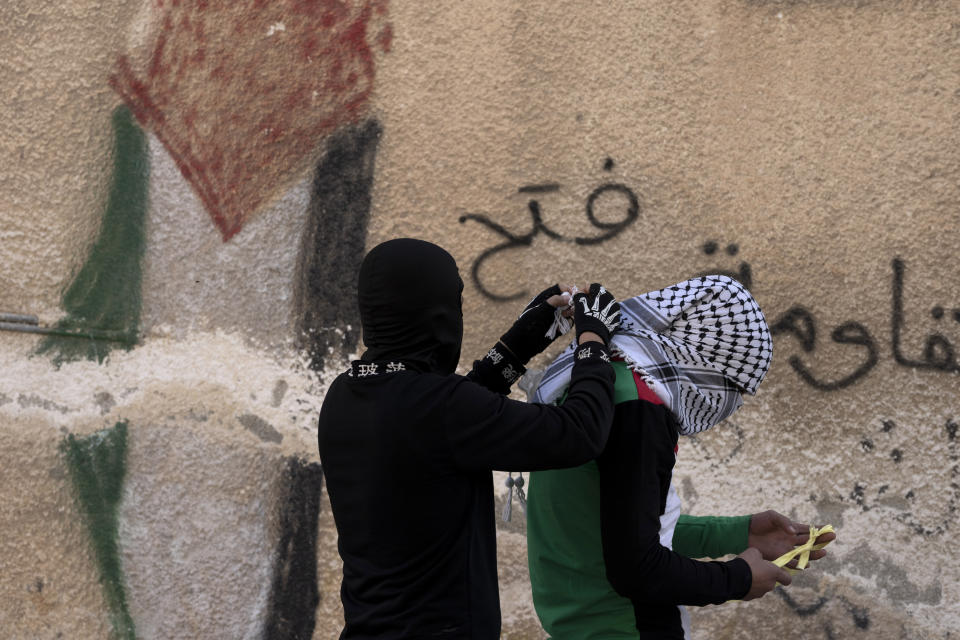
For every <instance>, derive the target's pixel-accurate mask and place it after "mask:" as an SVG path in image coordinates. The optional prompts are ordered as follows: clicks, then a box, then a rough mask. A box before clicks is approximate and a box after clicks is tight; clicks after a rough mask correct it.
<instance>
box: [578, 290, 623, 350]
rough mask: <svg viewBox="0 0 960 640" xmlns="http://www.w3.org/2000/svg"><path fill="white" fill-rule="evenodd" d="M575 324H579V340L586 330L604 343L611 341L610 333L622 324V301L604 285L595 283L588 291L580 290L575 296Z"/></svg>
mask: <svg viewBox="0 0 960 640" xmlns="http://www.w3.org/2000/svg"><path fill="white" fill-rule="evenodd" d="M573 307H574V316H573V321H574V324H576V325H577V340H578V341H579V340H580V339H581V336H582V335H583V334H584V333H585V332H592V333H594V334H596V335H597V336H599V337H600V339H601V340H602V341H603V343H604V344H609V343H610V334H611V333H612V332H613V331H614V330H615V329H617V327H619V326H620V303H619V302H617V299H616V298H614V297H613V294H611V293H610V292H609V291H607V290H606V289H604V288H603V286H601V285H599V284H597V283H593V284H591V285H590V289H589V291H588V292H586V293H584V292H582V291H581V292H579V293H577V294H576V295H575V296H574V297H573Z"/></svg>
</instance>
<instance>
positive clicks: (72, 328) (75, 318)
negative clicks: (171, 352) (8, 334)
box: [37, 107, 150, 364]
mask: <svg viewBox="0 0 960 640" xmlns="http://www.w3.org/2000/svg"><path fill="white" fill-rule="evenodd" d="M113 133H114V145H113V178H112V181H111V185H110V194H109V196H108V198H107V203H106V206H105V208H104V211H103V217H102V222H101V225H100V234H99V236H98V237H97V240H96V242H94V244H93V246H92V247H91V249H90V254H89V256H87V261H86V263H84V265H83V267H82V268H81V269H80V271H79V272H78V273H77V276H76V277H75V278H74V280H73V282H72V283H71V284H70V286H69V287H68V288H67V290H66V292H65V293H64V295H63V308H64V310H65V311H66V316H64V317H63V318H62V319H61V320H60V321H59V322H58V323H57V329H60V330H63V332H64V333H66V334H68V335H52V336H50V337H48V338H47V339H46V340H44V341H43V343H42V344H41V345H40V347H39V349H38V351H37V352H38V353H46V352H50V353H51V354H53V359H54V362H56V363H57V364H60V363H61V362H65V361H72V360H82V359H88V360H97V361H98V362H103V360H104V359H105V358H106V357H107V355H108V354H109V353H110V351H111V350H112V349H115V348H117V347H122V348H125V349H130V348H132V347H133V346H134V345H135V344H136V342H137V332H138V330H139V327H140V308H141V304H142V301H141V294H140V291H141V281H142V272H141V271H142V270H141V262H142V258H143V253H144V249H145V245H146V239H145V232H144V226H145V223H146V217H147V188H148V185H149V178H150V162H149V156H148V149H147V138H146V135H145V134H144V133H143V131H142V130H141V129H140V127H139V126H138V125H137V123H136V121H135V120H134V118H133V115H132V114H131V112H130V110H129V109H128V108H127V107H117V109H116V110H114V112H113ZM91 330H92V331H91ZM90 333H93V334H94V335H95V336H96V337H91V336H90ZM85 334H86V335H85Z"/></svg>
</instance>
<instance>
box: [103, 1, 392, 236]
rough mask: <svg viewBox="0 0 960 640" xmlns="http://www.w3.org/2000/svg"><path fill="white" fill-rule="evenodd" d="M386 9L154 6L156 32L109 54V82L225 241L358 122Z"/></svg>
mask: <svg viewBox="0 0 960 640" xmlns="http://www.w3.org/2000/svg"><path fill="white" fill-rule="evenodd" d="M386 6H387V2H386V1H385V0H270V1H266V0H255V1H254V2H252V3H249V2H238V3H210V2H206V1H197V2H193V3H184V2H180V0H175V1H174V2H172V3H171V2H170V1H169V0H167V1H164V0H157V2H156V8H155V9H154V13H155V14H156V15H155V16H154V20H153V24H154V25H157V26H156V32H155V33H154V34H153V35H152V36H151V37H150V39H149V40H148V45H147V46H146V47H144V48H139V49H136V50H135V51H132V52H130V53H127V54H124V55H121V56H119V57H118V59H117V64H116V70H115V72H114V74H113V75H112V76H111V78H110V84H111V86H112V87H113V88H114V89H115V90H116V91H117V92H118V93H119V94H120V95H121V96H122V97H123V99H124V101H125V102H126V103H127V104H128V105H129V106H130V108H131V109H132V110H133V112H134V114H135V115H136V117H137V119H138V120H139V121H140V122H141V123H142V124H143V125H144V127H146V128H148V129H150V130H152V131H153V132H154V134H155V135H156V136H157V138H158V139H159V140H160V141H161V142H162V143H163V145H164V146H165V147H166V148H167V150H168V151H169V153H170V155H171V156H172V157H173V159H174V160H175V162H176V163H177V166H178V167H179V169H180V172H181V173H182V174H183V176H184V178H185V179H186V180H188V181H189V182H190V184H191V185H192V186H193V188H194V190H195V191H196V193H197V195H198V197H199V199H200V201H201V202H202V203H203V205H204V207H205V208H206V209H207V211H208V212H209V213H210V216H211V218H212V219H213V221H214V223H215V224H216V226H217V228H218V229H219V230H220V233H221V234H222V236H223V239H224V240H229V239H230V238H231V237H232V236H233V235H234V234H236V233H237V232H238V231H240V229H241V228H242V227H243V224H244V223H245V222H246V220H247V219H248V218H249V217H250V216H251V215H252V214H253V213H254V212H256V211H257V210H258V209H259V208H261V207H262V206H264V205H265V204H266V203H267V202H268V201H269V200H271V199H272V198H273V196H274V194H276V193H277V192H279V191H280V190H281V189H283V188H284V187H286V186H287V185H288V184H289V183H291V182H292V181H294V180H296V179H298V178H300V177H301V176H302V175H303V174H304V172H305V171H307V170H308V169H309V167H310V166H312V164H313V163H314V162H315V160H316V158H317V155H318V154H319V153H320V152H321V150H322V143H323V140H324V138H325V137H326V136H328V135H329V134H330V133H332V132H333V131H335V130H336V129H337V128H339V127H342V126H344V125H347V124H350V123H352V122H355V121H356V120H358V119H359V118H361V117H362V116H363V113H364V111H365V109H366V108H367V105H368V102H369V99H370V94H371V92H372V89H373V82H374V76H375V59H374V54H373V47H376V48H377V49H379V50H383V51H387V50H389V47H390V41H391V39H392V30H391V29H390V27H389V25H386V24H385V19H381V18H380V17H379V16H385V15H386ZM375 16H376V17H375ZM280 25H282V26H280ZM368 34H377V35H376V37H375V38H373V39H372V40H370V39H368Z"/></svg>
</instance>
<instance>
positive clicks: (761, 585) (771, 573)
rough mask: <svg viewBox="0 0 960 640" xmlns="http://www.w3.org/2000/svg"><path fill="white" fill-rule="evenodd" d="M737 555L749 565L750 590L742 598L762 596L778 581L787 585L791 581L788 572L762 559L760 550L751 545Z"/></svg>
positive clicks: (749, 598) (750, 598)
mask: <svg viewBox="0 0 960 640" xmlns="http://www.w3.org/2000/svg"><path fill="white" fill-rule="evenodd" d="M737 557H738V558H743V559H744V560H746V562H747V564H748V565H750V576H751V578H750V590H749V591H747V595H745V596H743V599H744V600H753V599H755V598H759V597H761V596H763V595H764V594H766V593H767V592H769V591H772V590H773V588H774V587H775V586H777V583H778V582H779V583H780V584H782V585H788V584H790V583H791V582H792V581H793V578H791V577H790V574H789V573H787V572H786V571H784V570H783V569H781V568H780V567H778V566H777V565H775V564H773V563H772V562H769V561H767V560H764V559H763V557H762V556H761V555H760V552H759V551H758V550H756V549H754V548H753V547H750V548H749V549H747V550H746V551H744V552H743V553H741V554H740V555H739V556H737Z"/></svg>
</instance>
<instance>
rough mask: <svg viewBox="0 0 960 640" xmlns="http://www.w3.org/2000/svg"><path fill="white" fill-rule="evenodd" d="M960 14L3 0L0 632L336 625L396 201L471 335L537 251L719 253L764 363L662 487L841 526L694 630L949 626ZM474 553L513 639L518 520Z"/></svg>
mask: <svg viewBox="0 0 960 640" xmlns="http://www.w3.org/2000/svg"><path fill="white" fill-rule="evenodd" d="M958 16H960V2H958V1H957V0H947V1H934V0H928V1H919V0H918V1H915V2H884V1H881V0H876V1H871V0H863V1H860V2H829V1H816V0H810V1H800V0H797V1H786V0H785V1H782V2H776V1H772V0H770V1H767V0H708V1H701V2H693V1H686V0H681V1H678V2H670V3H664V2H651V1H640V2H630V3H611V2H573V1H569V0H561V1H557V0H553V1H551V2H545V1H541V0H531V1H529V2H524V3H514V2H507V1H505V0H478V1H474V2H456V1H445V2H429V3H427V2H392V3H389V4H388V0H347V1H345V2H340V1H337V2H335V1H333V0H318V1H317V2H300V1H297V0H276V1H274V2H269V3H267V2H259V1H253V0H251V1H250V2H239V3H213V2H204V1H201V0H195V1H193V2H187V1H176V0H124V1H122V2H114V3H104V2H98V1H95V0H76V1H73V2H70V3H54V2H48V1H39V2H30V3H6V4H4V6H3V7H2V8H0V18H2V19H0V83H2V88H3V91H2V93H0V116H2V120H0V122H2V128H0V265H3V266H2V268H0V312H7V313H10V312H16V313H24V314H33V315H36V316H38V320H39V324H40V325H41V326H44V327H48V328H51V329H53V330H55V331H57V332H58V333H59V335H37V334H32V333H24V332H18V331H0V362H2V364H0V477H2V483H0V492H2V495H0V516H2V517H0V545H2V553H0V576H2V578H0V629H4V632H5V633H4V636H5V637H10V638H30V639H33V638H106V637H118V638H134V637H137V638H193V637H203V638H270V639H273V638H318V639H319V638H335V637H337V634H338V632H339V625H340V621H341V613H340V608H339V597H338V595H339V594H338V586H339V573H338V572H339V565H338V558H337V554H336V531H335V528H334V526H333V522H332V518H331V515H330V510H329V504H328V502H327V501H326V497H325V495H324V494H323V492H322V472H321V470H320V468H319V464H318V463H319V461H318V458H317V453H316V444H315V443H316V440H315V435H316V434H315V420H316V414H317V411H318V409H319V406H320V404H321V402H322V399H323V393H324V389H325V388H326V385H327V384H328V383H329V381H330V380H331V379H332V377H333V376H334V375H336V373H337V372H338V370H340V368H341V367H342V366H343V363H344V362H345V361H346V360H347V359H349V357H350V356H351V354H353V353H356V352H357V350H358V346H357V340H358V338H359V335H358V328H357V321H358V319H357V316H356V310H355V308H354V302H353V291H354V289H353V287H354V284H355V273H356V268H357V264H358V262H359V259H360V258H361V257H362V254H363V251H364V248H365V247H370V246H373V245H374V244H376V243H377V242H379V241H382V240H384V239H387V238H390V237H394V236H414V237H421V238H425V239H428V240H431V241H434V242H437V243H439V244H441V245H442V246H444V247H446V248H447V249H448V250H450V251H451V253H452V254H453V255H454V256H455V257H456V259H457V261H458V263H459V265H460V268H461V272H462V274H463V277H464V280H465V281H466V283H467V287H466V290H465V292H464V298H465V313H466V318H467V322H466V325H467V329H466V341H465V345H464V350H463V353H464V354H465V355H464V360H463V362H462V363H461V365H462V366H464V367H466V366H468V365H469V361H470V360H471V359H472V357H475V356H476V355H478V354H480V353H482V351H483V350H484V349H485V347H486V346H487V345H489V344H490V343H491V342H492V341H493V340H495V339H496V337H497V336H498V335H499V333H500V332H501V331H502V330H503V328H504V327H506V326H507V324H508V323H509V322H510V321H511V319H512V318H513V317H514V315H515V314H516V312H517V310H518V309H519V307H520V306H521V305H522V304H523V302H524V301H525V299H526V298H527V296H529V295H530V294H532V293H533V292H536V291H538V290H539V289H541V288H542V287H544V286H545V285H547V284H549V283H552V282H555V281H557V280H561V281H570V280H573V281H577V282H581V283H583V282H589V281H592V280H598V281H601V282H603V283H604V284H606V285H608V286H609V287H610V289H611V290H613V291H614V292H615V293H616V294H618V295H620V296H621V297H626V296H629V295H635V294H637V293H641V292H644V291H648V290H651V289H655V288H659V287H662V286H665V285H667V284H671V283H673V282H676V281H678V280H681V279H684V278H686V277H689V276H690V275H692V274H697V273H703V272H716V271H722V272H726V273H730V274H732V275H734V276H735V277H737V278H739V279H741V280H742V281H743V282H744V283H745V284H747V285H748V286H749V287H750V288H751V290H752V291H753V293H754V294H755V296H756V297H757V299H758V300H759V301H760V303H761V305H762V306H763V308H764V311H765V313H766V315H767V318H768V320H769V321H770V323H771V325H772V326H773V327H774V330H775V356H774V364H773V367H772V369H771V371H770V374H769V375H768V377H767V380H766V381H765V383H764V384H763V385H762V387H761V389H760V393H759V394H758V396H757V397H756V398H751V399H748V401H747V404H746V406H745V407H744V408H743V409H742V410H741V411H740V412H739V413H738V414H737V415H736V416H734V418H733V419H731V420H729V421H727V423H726V424H724V425H722V426H721V427H719V428H717V429H715V430H712V431H711V432H708V433H706V434H703V435H700V436H697V437H695V438H690V439H685V440H684V441H683V442H682V443H681V446H680V454H679V462H678V468H677V478H678V480H679V485H680V489H681V493H682V497H683V499H684V503H685V506H686V507H687V509H688V510H689V511H690V512H692V513H696V514H739V513H751V512H755V511H759V510H763V509H766V508H775V509H778V510H780V511H782V512H785V513H788V514H790V515H792V516H794V517H796V518H798V519H801V520H805V521H811V522H815V523H817V524H826V523H832V524H833V525H834V526H835V527H837V529H838V531H839V540H838V541H837V542H836V543H835V544H834V545H832V546H831V548H830V551H831V555H830V556H829V558H828V559H827V560H824V561H822V562H820V563H819V566H818V567H817V569H816V570H815V571H812V572H809V573H807V574H804V575H803V576H801V577H799V578H798V579H796V580H795V582H794V585H793V586H791V587H790V588H789V589H785V590H784V589H778V590H777V591H776V592H774V593H773V594H771V595H769V596H767V597H765V598H763V599H762V600H760V601H755V602H750V603H732V604H728V605H724V606H721V607H708V608H706V609H703V610H700V611H696V612H695V614H694V624H695V627H696V630H697V631H696V637H697V638H739V637H744V636H745V635H746V631H745V629H749V630H750V631H749V633H750V634H751V636H752V637H758V638H767V637H769V638H775V637H782V636H786V635H790V636H791V637H802V638H860V637H862V638H868V637H869V638H949V637H956V636H957V635H958V634H960V587H958V584H960V554H958V552H957V551H956V549H955V546H954V544H953V541H954V538H955V537H956V534H957V530H958V527H960V522H958V514H957V509H958V502H960V450H958V447H960V442H958V437H957V436H958V424H960V393H958V388H960V387H958V382H960V377H958V373H960V267H958V261H957V250H958V240H957V232H958V231H960V65H958V64H957V60H960V17H958ZM411 285H412V286H415V283H411ZM545 362H546V360H545V359H544V360H541V361H538V362H535V363H534V365H541V366H542V365H543V364H545ZM504 491H505V489H504ZM500 500H501V501H502V496H501V498H500ZM500 555H501V572H500V574H501V589H502V600H503V609H504V637H508V638H538V637H543V636H542V632H541V631H540V630H539V625H538V623H537V620H536V616H535V614H534V613H533V610H532V606H531V604H530V597H529V583H528V577H527V574H526V566H525V538H524V529H523V523H522V522H517V521H516V519H515V521H514V522H513V523H510V524H508V525H501V529H500Z"/></svg>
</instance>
